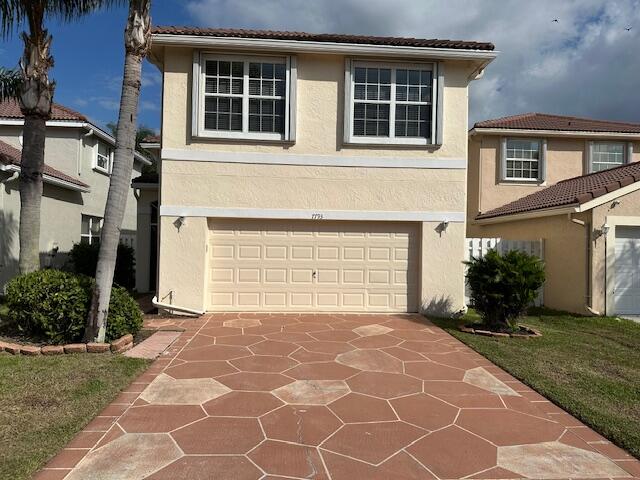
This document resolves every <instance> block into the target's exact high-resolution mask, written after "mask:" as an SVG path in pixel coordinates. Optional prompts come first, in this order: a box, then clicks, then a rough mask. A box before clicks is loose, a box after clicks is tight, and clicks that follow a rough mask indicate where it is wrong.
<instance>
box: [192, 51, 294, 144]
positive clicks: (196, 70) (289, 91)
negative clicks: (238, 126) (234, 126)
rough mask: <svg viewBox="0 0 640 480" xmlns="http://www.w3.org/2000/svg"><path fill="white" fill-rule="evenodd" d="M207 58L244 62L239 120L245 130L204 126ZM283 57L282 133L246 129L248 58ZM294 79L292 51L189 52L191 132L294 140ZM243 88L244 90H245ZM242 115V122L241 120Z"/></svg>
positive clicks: (211, 136) (204, 135)
mask: <svg viewBox="0 0 640 480" xmlns="http://www.w3.org/2000/svg"><path fill="white" fill-rule="evenodd" d="M207 60H227V61H242V62H243V63H244V72H243V95H242V119H243V120H242V123H243V129H244V127H245V123H246V125H247V131H241V132H239V131H216V130H207V129H205V128H204V99H205V93H204V84H205V79H204V76H205V69H204V66H205V62H206V61H207ZM269 60H271V61H276V60H277V61H282V60H284V61H285V119H284V120H285V121H284V133H283V134H279V133H262V132H249V131H248V118H249V117H248V115H249V112H248V109H249V77H248V65H249V62H251V61H255V62H265V61H269ZM296 83H297V61H296V57H295V56H292V55H243V54H238V55H234V54H230V53H228V52H227V53H219V52H210V51H206V52H205V51H196V52H194V54H193V82H192V116H191V136H192V137H194V138H204V139H224V140H238V141H243V140H257V141H265V142H276V143H293V142H295V132H296V129H295V120H296V116H295V110H296ZM245 92H246V94H245ZM245 119H246V122H245Z"/></svg>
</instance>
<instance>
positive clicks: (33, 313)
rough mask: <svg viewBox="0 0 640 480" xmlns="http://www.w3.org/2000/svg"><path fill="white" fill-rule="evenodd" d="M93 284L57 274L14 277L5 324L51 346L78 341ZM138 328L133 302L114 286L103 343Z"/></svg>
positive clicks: (81, 277) (83, 278)
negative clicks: (15, 327) (7, 320)
mask: <svg viewBox="0 0 640 480" xmlns="http://www.w3.org/2000/svg"><path fill="white" fill-rule="evenodd" d="M93 284H94V281H93V279H92V278H89V277H87V276H84V275H76V274H73V273H69V272H62V271H59V270H39V271H36V272H32V273H28V274H26V275H21V276H19V277H16V278H14V279H13V280H11V281H10V282H9V283H8V285H7V294H6V304H7V307H8V309H9V314H8V316H9V320H11V321H13V322H15V324H16V326H17V327H18V328H19V329H20V331H22V332H23V333H25V334H28V335H31V336H34V337H38V338H44V339H46V340H47V341H49V342H51V343H66V342H76V341H79V340H80V339H81V338H82V335H83V333H84V328H85V324H86V319H87V313H88V311H89V306H90V304H91V289H92V287H93ZM141 327H142V313H141V312H140V308H139V307H138V305H137V303H136V301H135V300H134V299H133V298H132V297H131V295H130V294H129V293H128V292H127V291H126V290H125V289H124V288H122V287H119V286H117V285H114V286H113V289H112V291H111V301H110V302H109V316H108V318H107V332H106V340H107V341H111V340H114V339H116V338H118V337H120V336H122V335H124V334H126V333H132V334H136V333H137V332H138V330H140V328H141Z"/></svg>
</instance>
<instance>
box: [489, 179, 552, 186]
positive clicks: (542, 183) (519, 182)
mask: <svg viewBox="0 0 640 480" xmlns="http://www.w3.org/2000/svg"><path fill="white" fill-rule="evenodd" d="M500 185H514V186H525V187H546V186H547V181H546V180H542V181H541V180H538V179H533V180H527V179H525V178H514V179H503V180H500Z"/></svg>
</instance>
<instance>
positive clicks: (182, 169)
mask: <svg viewBox="0 0 640 480" xmlns="http://www.w3.org/2000/svg"><path fill="white" fill-rule="evenodd" d="M495 56H496V52H495V51H494V47H493V45H492V44H489V43H476V42H465V41H449V40H422V39H413V38H380V37H367V36H351V35H316V34H309V33H300V32H272V31H254V30H221V29H201V28H191V27H156V28H155V29H154V31H153V47H152V53H151V60H152V62H154V63H155V64H156V65H157V66H158V68H159V69H160V70H161V71H162V73H163V100H162V131H161V138H160V143H161V162H160V182H159V212H160V213H159V214H160V221H159V224H160V225H159V261H158V285H157V298H158V301H159V302H161V303H162V304H165V305H166V304H170V305H173V306H175V307H176V309H191V310H194V311H205V310H206V311H232V310H235V311H240V310H245V311H353V312H415V311H418V310H421V309H432V310H441V311H445V310H446V311H449V312H450V311H455V310H458V309H460V308H462V307H463V304H464V294H463V290H464V285H463V282H464V279H463V264H462V259H463V252H464V237H465V217H466V215H465V203H466V166H467V121H468V120H467V119H468V116H467V110H468V86H469V83H470V82H471V81H472V80H474V79H476V78H477V77H478V76H480V75H481V74H482V71H483V69H484V68H485V67H486V66H487V65H488V64H489V62H491V61H492V59H493V58H494V57H495Z"/></svg>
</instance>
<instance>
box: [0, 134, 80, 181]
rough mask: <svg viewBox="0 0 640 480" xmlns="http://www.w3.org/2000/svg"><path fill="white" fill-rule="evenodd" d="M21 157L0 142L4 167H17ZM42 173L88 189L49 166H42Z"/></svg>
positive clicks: (17, 152)
mask: <svg viewBox="0 0 640 480" xmlns="http://www.w3.org/2000/svg"><path fill="white" fill-rule="evenodd" d="M21 157H22V154H21V152H20V150H18V149H17V148H14V147H12V146H11V145H9V144H8V143H5V142H2V141H0V163H3V164H5V165H15V166H17V167H19V166H20V161H21ZM43 173H44V174H45V175H48V176H50V177H53V178H57V179H58V180H64V181H65V182H69V183H72V184H74V185H77V186H79V187H83V188H89V185H87V184H86V183H84V182H81V181H80V180H78V179H77V178H73V177H72V176H70V175H67V174H66V173H62V172H61V171H60V170H56V169H55V168H53V167H50V166H49V165H46V164H45V166H44V171H43Z"/></svg>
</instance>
